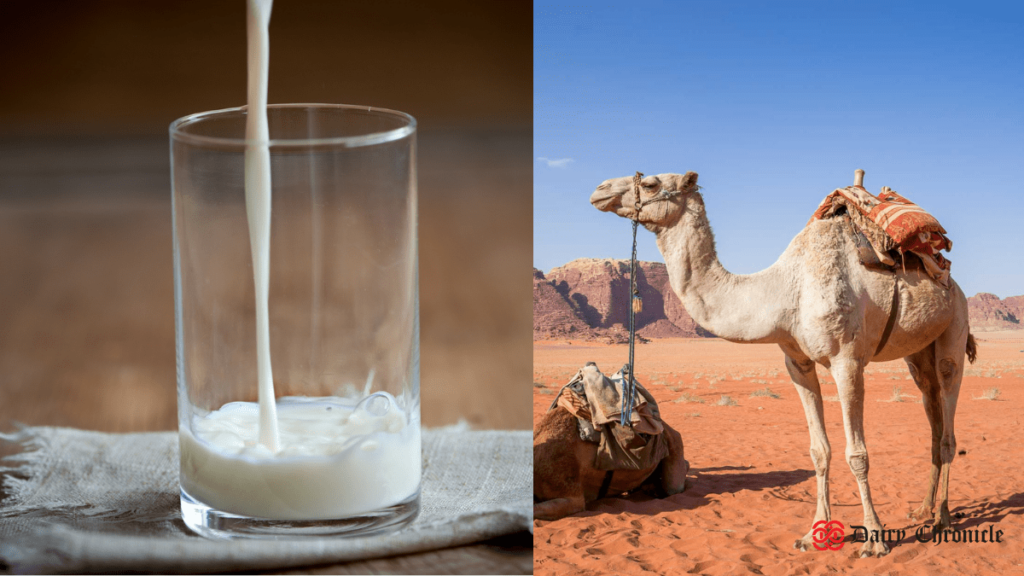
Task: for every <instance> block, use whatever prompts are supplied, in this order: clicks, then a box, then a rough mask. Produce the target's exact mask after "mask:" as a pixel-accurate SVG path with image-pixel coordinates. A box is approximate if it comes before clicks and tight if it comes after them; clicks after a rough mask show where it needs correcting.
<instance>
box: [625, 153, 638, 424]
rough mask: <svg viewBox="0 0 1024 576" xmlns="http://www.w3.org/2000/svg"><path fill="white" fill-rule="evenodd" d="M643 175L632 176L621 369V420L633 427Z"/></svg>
mask: <svg viewBox="0 0 1024 576" xmlns="http://www.w3.org/2000/svg"><path fill="white" fill-rule="evenodd" d="M643 177H644V175H643V174H641V173H640V172H637V173H636V174H635V175H634V176H633V197H634V200H635V204H634V209H635V210H634V212H633V254H632V255H631V256H630V260H629V299H628V302H629V363H628V364H626V365H625V366H623V367H622V410H621V411H622V418H621V422H622V425H623V426H630V427H632V426H633V421H632V417H633V396H634V395H635V393H636V380H634V378H633V373H634V363H633V348H634V345H635V342H636V312H635V308H634V299H635V298H638V297H639V295H640V290H639V289H637V286H636V266H637V262H636V228H637V225H638V224H640V209H641V208H642V207H643V204H642V203H641V202H640V180H641V179H642V178H643Z"/></svg>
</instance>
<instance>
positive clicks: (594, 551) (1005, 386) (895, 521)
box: [533, 332, 1024, 576]
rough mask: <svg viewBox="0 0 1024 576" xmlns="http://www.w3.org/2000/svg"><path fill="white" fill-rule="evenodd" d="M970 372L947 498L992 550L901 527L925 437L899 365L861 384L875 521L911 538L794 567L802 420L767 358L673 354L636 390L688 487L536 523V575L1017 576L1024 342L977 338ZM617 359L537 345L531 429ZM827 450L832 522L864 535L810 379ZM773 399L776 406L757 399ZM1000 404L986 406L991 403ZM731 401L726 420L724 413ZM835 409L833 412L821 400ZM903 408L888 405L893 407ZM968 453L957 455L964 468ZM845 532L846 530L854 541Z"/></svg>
mask: <svg viewBox="0 0 1024 576" xmlns="http://www.w3.org/2000/svg"><path fill="white" fill-rule="evenodd" d="M977 336H978V341H979V345H980V351H979V359H978V362H977V363H976V364H974V365H971V366H969V367H968V368H967V370H966V374H965V377H964V381H963V385H962V387H961V391H960V402H959V405H958V410H957V419H956V436H957V446H958V450H959V451H960V453H961V455H960V456H957V458H956V460H955V461H954V463H953V468H952V472H951V480H950V484H949V495H950V511H951V513H953V514H954V515H955V516H957V518H954V528H959V529H970V530H971V531H974V530H975V529H978V530H985V531H986V532H987V531H988V529H989V527H992V528H993V530H1002V531H1003V535H1002V538H1001V540H1002V542H1001V543H994V544H990V543H974V542H972V543H955V542H949V543H939V544H935V543H932V542H927V543H920V542H918V541H917V540H916V539H915V537H914V534H915V531H916V530H917V529H918V528H919V527H921V526H923V525H926V524H930V521H928V522H926V523H924V524H922V523H920V522H915V521H913V520H909V519H907V517H906V516H907V512H908V511H909V510H910V509H912V508H915V507H917V506H918V505H919V504H920V503H921V500H922V499H923V496H924V491H925V488H926V479H927V473H928V467H929V462H930V455H929V452H930V448H929V446H930V435H929V434H930V432H929V427H928V422H927V419H926V417H925V414H924V409H923V407H922V405H921V404H920V393H919V392H918V390H917V387H916V386H915V385H914V382H913V380H911V379H910V375H909V373H908V371H907V368H906V365H905V364H904V363H903V362H902V361H897V362H888V363H881V364H871V365H869V366H868V369H867V371H866V378H867V383H866V390H867V392H866V403H865V434H866V441H867V445H868V452H869V455H870V462H871V471H870V476H869V478H870V482H871V490H872V496H873V500H874V502H875V508H876V510H877V512H878V514H879V517H880V518H881V521H882V523H883V524H884V525H885V528H887V529H896V530H899V529H903V530H906V537H905V538H903V539H902V540H901V541H899V542H898V543H896V544H895V545H894V546H893V548H892V553H891V554H889V555H888V556H886V557H884V558H881V559H876V558H865V559H861V558H859V557H857V554H856V553H857V551H858V550H859V549H860V546H861V544H860V543H853V542H847V543H846V544H845V545H844V547H843V548H842V549H841V550H838V551H822V552H799V551H797V550H794V549H793V542H794V541H795V540H796V539H797V538H799V537H801V536H803V535H804V534H805V533H806V532H807V531H808V529H809V528H810V525H811V521H812V520H813V516H814V508H815V494H816V486H815V479H814V468H813V465H812V464H811V460H810V457H809V455H808V433H807V425H806V420H805V419H804V414H803V409H802V407H801V404H800V401H799V398H798V397H797V395H796V392H795V390H794V389H793V385H792V383H791V382H790V380H789V377H788V375H787V374H786V371H785V367H784V365H783V357H782V353H781V352H780V351H779V349H778V348H777V347H776V346H774V345H756V344H748V345H744V344H734V343H729V342H725V341H722V340H717V339H713V340H703V339H668V340H656V341H654V342H651V343H649V344H645V345H642V346H638V347H637V352H636V363H637V368H638V372H637V373H638V379H639V381H640V382H641V383H643V384H644V385H645V386H646V387H647V388H648V389H649V390H650V391H651V393H652V394H653V395H654V396H655V397H656V398H657V399H658V401H659V405H660V407H661V410H662V414H663V416H664V417H665V419H666V420H667V421H668V422H669V423H671V424H672V425H673V426H675V427H676V428H677V429H678V430H679V431H680V432H681V433H682V435H683V440H684V442H685V446H686V458H687V459H688V460H689V461H690V464H691V466H692V469H691V472H690V480H691V482H692V486H691V487H690V488H689V489H688V490H687V491H686V492H684V493H683V494H678V495H675V496H672V497H669V498H666V499H654V498H652V497H651V496H649V495H645V494H641V493H637V494H632V495H629V496H626V497H620V498H606V499H603V500H599V501H596V502H593V503H591V504H590V505H588V507H587V511H586V512H583V513H580V514H576V515H574V516H570V517H568V518H563V519H562V520H558V521H554V522H545V521H535V525H536V526H535V534H534V546H535V553H534V570H535V573H537V574H546V575H550V574H558V575H570V574H591V573H617V574H638V573H642V572H655V573H687V572H689V573H702V574H746V573H753V574H833V573H876V574H900V575H901V576H902V575H909V574H922V575H924V574H937V573H953V572H956V573H965V574H980V573H992V574H1001V573H1020V572H1024V478H1022V477H1021V470H1022V469H1024V451H1022V450H1021V441H1020V439H1018V438H1017V437H1016V434H1018V433H1019V431H1020V430H1022V427H1021V419H1022V416H1021V405H1022V403H1024V389H1022V383H1024V332H989V333H982V334H979V335H977ZM626 355H627V348H626V346H624V345H617V346H608V345H599V344H589V343H582V342H571V343H568V342H566V341H553V342H537V343H535V344H534V399H533V414H534V420H535V421H536V420H537V418H538V417H539V416H540V415H541V414H543V413H544V411H545V410H546V409H547V407H548V405H549V404H550V402H551V400H552V398H553V397H554V393H555V392H557V390H558V388H559V387H560V386H562V385H563V384H565V383H566V382H567V381H568V380H569V379H570V378H571V377H572V375H573V374H574V373H575V372H576V370H577V369H578V368H579V367H581V366H582V365H583V364H584V363H586V362H587V361H590V360H593V361H595V362H597V364H598V366H599V367H600V368H601V369H602V371H604V372H605V373H609V374H610V373H613V372H614V371H616V370H618V368H620V367H621V365H622V364H623V363H624V362H625V360H626ZM818 370H819V376H820V377H821V380H822V389H823V394H824V396H825V399H826V402H825V422H826V429H827V431H828V436H829V441H830V443H831V446H832V452H833V457H832V469H831V470H832V471H831V474H830V476H831V492H832V514H833V519H835V520H839V521H841V522H842V523H843V524H844V525H846V526H847V527H849V526H850V525H851V524H863V520H862V518H863V512H862V509H861V504H860V496H859V494H858V492H857V486H856V483H855V482H854V480H853V475H852V474H851V472H850V469H849V467H848V466H847V464H846V462H845V458H844V450H845V446H846V442H845V436H844V433H843V428H842V414H841V411H840V406H839V403H838V401H837V398H836V396H835V394H836V389H835V383H834V382H833V381H832V379H831V377H829V376H828V375H827V373H826V372H825V371H824V370H823V369H822V368H820V367H819V369H818ZM765 388H767V389H769V390H770V391H771V392H773V393H775V394H777V395H779V396H781V397H780V398H773V397H770V396H752V393H753V392H754V391H757V390H764V389H765ZM995 391H998V395H997V396H996V399H995V400H989V399H986V398H984V396H986V395H994V394H995ZM723 396H728V397H730V398H731V399H732V400H734V401H735V402H736V405H731V406H730V405H719V404H718V403H719V402H720V401H721V400H722V397H723ZM830 397H831V399H830ZM894 399H898V400H899V401H894ZM963 451H966V454H964V452H963ZM849 532H850V530H849V528H848V529H847V533H848V534H849Z"/></svg>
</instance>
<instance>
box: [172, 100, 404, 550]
mask: <svg viewBox="0 0 1024 576" xmlns="http://www.w3.org/2000/svg"><path fill="white" fill-rule="evenodd" d="M267 120H268V125H269V134H270V138H269V140H268V141H263V142H257V141H253V140H248V141H247V140H246V138H245V134H246V130H245V125H246V110H245V108H233V109H227V110H218V111H214V112H204V113H200V114H194V115H191V116H186V117H185V118H181V119H179V120H177V121H175V122H174V123H173V124H172V125H171V128H170V135H171V164H172V168H171V170H172V200H173V203H172V212H173V222H174V289H175V291H174V295H175V314H176V316H175V324H176V329H177V340H176V353H177V373H178V426H179V432H180V440H181V509H182V516H183V518H184V520H185V523H186V524H187V525H188V526H189V527H190V528H191V529H193V530H195V531H196V532H199V533H200V534H203V535H206V536H212V537H221V538H236V537H255V538H283V537H284V538H287V537H293V536H303V535H312V536H324V535H354V534H358V535H363V534H368V533H373V532H378V531H382V530H390V529H395V528H397V527H401V526H404V525H405V524H408V523H409V522H411V521H412V519H413V518H414V517H415V516H416V514H417V512H418V511H419V494H420V476H421V467H422V461H421V460H422V458H421V450H420V401H419V400H420V398H419V298H418V280H417V274H418V269H417V244H416V214H417V210H416V202H417V200H416V145H415V142H416V122H415V120H414V119H413V118H412V117H411V116H409V115H407V114H403V113H400V112H394V111H390V110H383V109H375V108H369V107H365V106H362V107H358V106H341V105H326V104H292V105H275V106H270V107H269V108H268V111H267ZM247 155H248V156H247ZM259 155H262V157H263V158H265V159H267V160H266V162H264V164H263V165H262V169H264V172H263V174H264V175H267V174H269V184H267V178H266V177H265V176H264V177H262V178H255V179H254V178H253V174H254V170H255V169H256V168H260V166H256V168H254V166H255V164H254V162H253V159H254V158H257V156H259ZM267 170H269V172H267ZM247 181H248V183H247ZM253 182H256V183H257V185H259V182H262V183H263V185H265V189H262V190H260V189H257V188H258V186H257V185H254V184H253ZM268 212H269V230H268V229H267V227H266V226H260V225H258V224H256V223H258V222H260V216H259V215H260V214H267V213H268ZM261 281H262V288H261V287H260V286H261ZM261 311H262V312H261ZM261 313H262V317H261V319H259V320H258V317H260V314H261Z"/></svg>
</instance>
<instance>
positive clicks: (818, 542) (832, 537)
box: [811, 520, 846, 550]
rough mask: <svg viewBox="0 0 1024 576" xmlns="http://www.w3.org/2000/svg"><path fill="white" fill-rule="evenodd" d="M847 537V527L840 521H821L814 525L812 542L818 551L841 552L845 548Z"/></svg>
mask: <svg viewBox="0 0 1024 576" xmlns="http://www.w3.org/2000/svg"><path fill="white" fill-rule="evenodd" d="M845 535H846V527H845V526H843V523H842V522H840V521H839V520H830V521H828V522H826V521H824V520H819V521H817V522H815V523H814V527H813V532H812V533H811V540H813V543H814V547H815V548H816V549H818V550H839V549H841V548H842V547H843V537H844V536H845Z"/></svg>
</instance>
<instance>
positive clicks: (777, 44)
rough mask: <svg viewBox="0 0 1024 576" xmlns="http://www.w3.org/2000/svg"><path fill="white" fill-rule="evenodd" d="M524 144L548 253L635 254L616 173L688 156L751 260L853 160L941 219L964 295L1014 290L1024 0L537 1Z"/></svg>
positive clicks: (776, 243) (763, 256)
mask: <svg viewBox="0 0 1024 576" xmlns="http://www.w3.org/2000/svg"><path fill="white" fill-rule="evenodd" d="M534 156H535V160H534V198H533V204H534V257H533V258H534V266H535V267H537V268H540V269H541V270H544V271H545V272H547V271H549V270H550V269H551V268H553V267H556V266H560V265H562V264H565V263H566V262H569V261H571V260H573V259H575V258H583V257H588V258H628V257H629V250H630V226H629V222H628V221H626V220H624V219H621V218H619V217H617V216H614V215H611V214H606V213H602V212H598V211H597V210H596V209H594V208H593V207H591V206H590V204H589V202H588V198H589V196H590V193H591V192H592V191H593V190H594V188H595V187H596V186H597V185H598V184H600V183H601V182H602V181H603V180H605V179H608V178H613V177H618V176H628V175H632V174H633V172H635V171H637V170H639V171H641V172H644V173H645V174H658V173H663V172H677V173H684V172H686V171H690V170H692V171H695V172H697V173H699V174H700V183H701V185H702V186H703V187H704V197H705V199H706V201H707V207H708V217H709V219H710V220H711V225H712V227H713V228H714V230H715V235H716V240H717V245H718V251H719V259H720V260H721V261H722V263H723V265H725V267H726V268H727V269H728V270H730V271H732V272H735V273H751V272H755V271H757V270H761V269H763V268H766V267H768V266H770V265H771V264H772V263H773V262H775V260H776V259H777V258H778V256H779V254H781V253H782V251H783V250H784V249H785V247H786V246H787V245H788V244H789V241H790V240H791V239H792V238H793V236H794V235H796V234H797V233H798V232H799V231H800V230H801V228H802V227H803V226H804V224H805V223H806V222H807V220H808V218H809V217H810V215H811V214H812V212H813V211H814V209H815V207H816V206H817V205H818V203H819V202H820V201H821V199H822V198H824V196H825V195H826V194H828V193H829V192H831V191H832V190H833V189H835V188H836V187H841V186H847V185H850V184H852V183H853V171H854V170H855V169H857V168H863V169H864V170H865V171H866V172H867V175H866V177H865V185H866V187H867V188H868V190H870V191H872V192H875V193H877V192H878V190H879V189H880V188H881V187H882V186H889V187H890V188H892V189H894V190H896V191H898V192H900V193H901V194H903V195H904V196H907V197H908V198H910V199H911V200H913V201H915V202H917V203H918V204H920V205H921V206H922V207H924V208H925V209H926V210H928V211H930V212H931V213H932V214H934V215H935V216H936V217H937V218H938V219H939V221H940V222H942V224H943V226H944V227H945V228H946V230H947V231H948V232H949V237H950V238H951V239H952V240H953V251H952V252H951V253H949V254H947V256H948V258H950V259H951V260H952V261H953V269H952V270H953V277H954V278H955V279H956V280H957V282H958V283H959V284H960V285H961V287H962V288H963V289H964V292H965V293H966V294H967V295H968V296H971V295H974V294H975V293H977V292H982V291H983V292H993V293H995V294H997V295H999V296H1000V297H1004V298H1005V297H1007V296H1012V295H1018V294H1024V258H1022V252H1024V226H1022V223H1024V222H1022V219H1024V173H1022V172H1024V2H1016V3H986V2H973V3H966V2H959V3H942V2H927V3H926V2H919V3H915V2H892V1H890V2H877V3H867V2H845V3H839V2H820V1H816V2H788V1H775V2H767V1H747V2H710V1H708V2H681V1H662V2H658V1H647V2H636V1H634V2H628V3H627V2H578V3H569V2H536V3H535V4H534ZM640 234H641V239H640V246H639V254H640V258H641V259H643V260H653V261H659V262H660V261H662V259H661V254H660V253H658V249H657V246H656V245H655V243H654V236H653V234H651V233H649V232H647V231H645V230H641V232H640Z"/></svg>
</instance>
